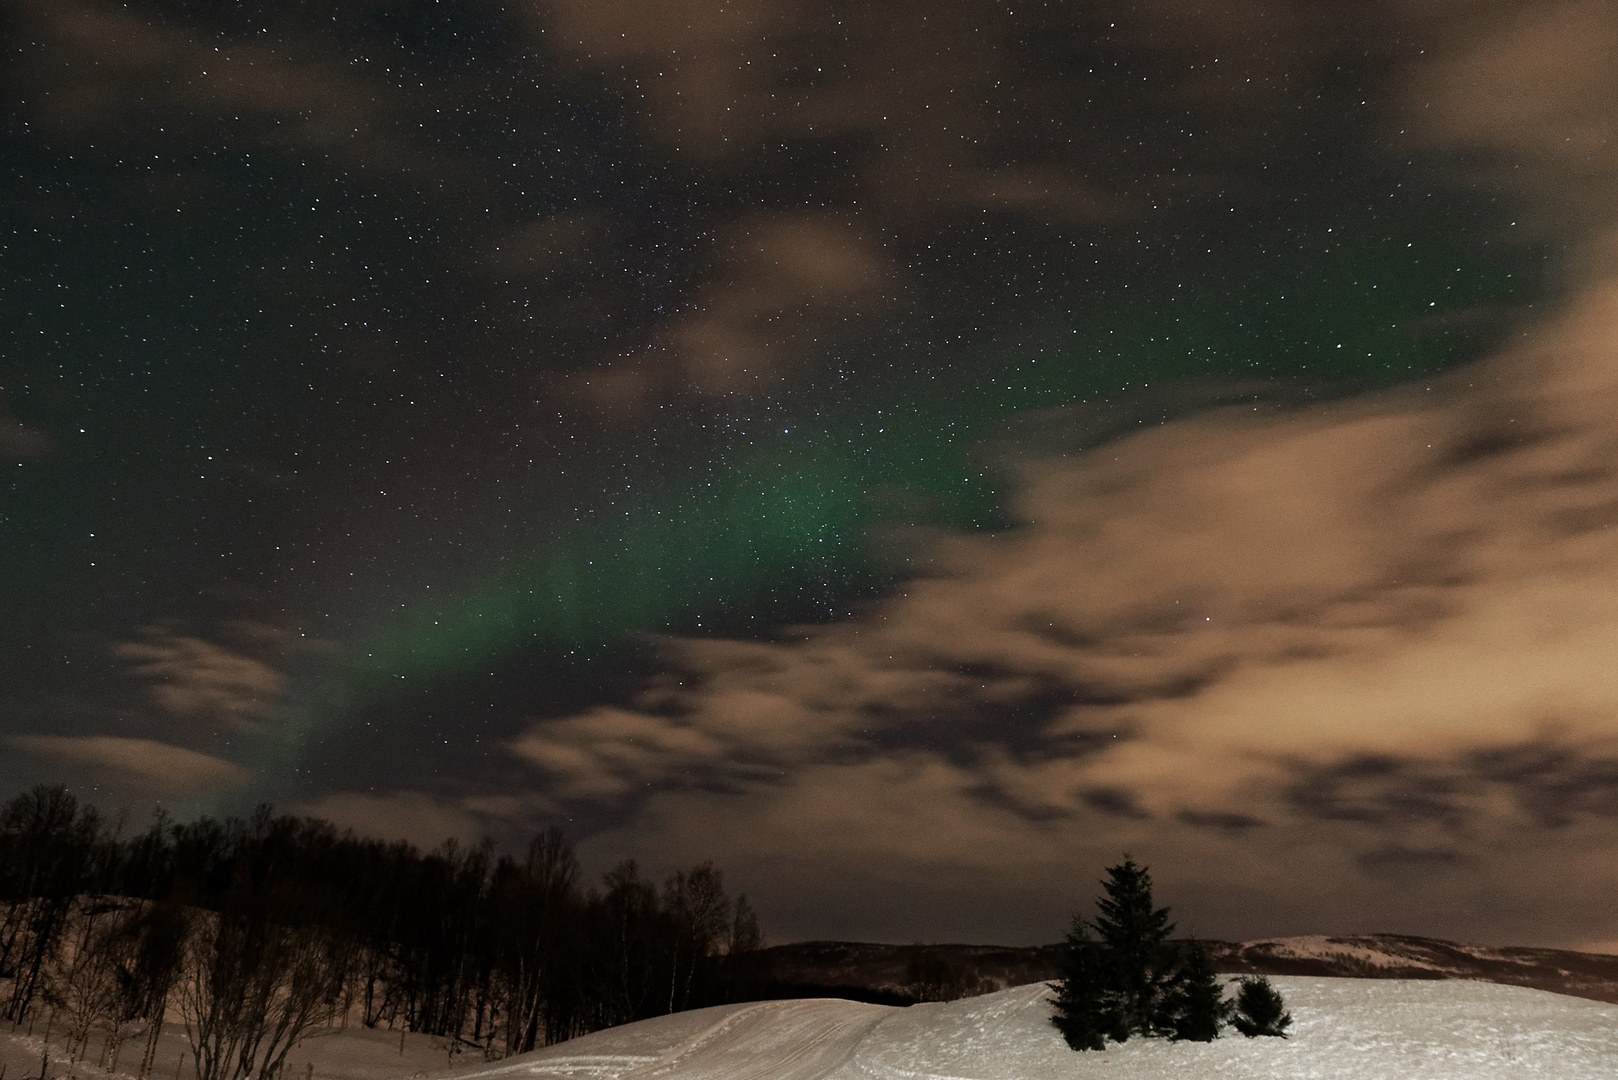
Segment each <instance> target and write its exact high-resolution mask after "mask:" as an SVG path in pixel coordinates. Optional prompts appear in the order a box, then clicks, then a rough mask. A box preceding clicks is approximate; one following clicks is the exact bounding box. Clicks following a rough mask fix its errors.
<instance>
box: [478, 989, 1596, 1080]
mask: <svg viewBox="0 0 1618 1080" xmlns="http://www.w3.org/2000/svg"><path fill="white" fill-rule="evenodd" d="M1272 981H1273V982H1274V983H1275V985H1276V986H1277V987H1278V988H1279V989H1280V990H1281V991H1282V993H1283V994H1284V995H1285V996H1286V999H1287V1004H1288V1006H1289V1008H1290V1009H1291V1012H1292V1015H1293V1017H1294V1020H1295V1022H1294V1026H1293V1037H1292V1038H1290V1039H1286V1040H1281V1039H1244V1038H1242V1037H1241V1036H1239V1035H1235V1034H1231V1035H1228V1036H1226V1037H1225V1038H1221V1039H1219V1040H1218V1041H1216V1042H1213V1043H1169V1042H1164V1041H1159V1040H1132V1041H1130V1042H1129V1043H1126V1044H1124V1045H1121V1046H1114V1047H1111V1048H1109V1049H1108V1050H1107V1051H1105V1052H1101V1053H1093V1052H1091V1053H1075V1052H1074V1051H1072V1050H1069V1049H1068V1048H1067V1046H1066V1045H1065V1044H1064V1043H1063V1042H1062V1040H1061V1038H1060V1036H1059V1035H1058V1034H1057V1033H1056V1030H1055V1029H1054V1028H1052V1027H1051V1026H1050V1024H1049V1022H1048V1017H1049V1015H1050V1006H1049V1004H1048V994H1049V991H1047V990H1046V988H1045V987H1044V986H1043V985H1039V984H1036V985H1032V986H1021V987H1016V988H1014V989H1010V990H1003V991H1001V992H999V993H995V994H988V995H985V996H983V997H977V998H968V999H965V1000H962V1001H955V1002H949V1003H939V1004H927V1005H916V1006H912V1007H911V1008H908V1009H896V1008H891V1007H888V1006H882V1005H867V1004H862V1003H858V1002H851V1001H838V1000H833V999H820V1000H798V1001H773V1002H764V1003H760V1004H750V1005H727V1006H721V1007H719V1008H714V1009H703V1010H699V1011H697V1012H691V1013H683V1014H679V1015H676V1016H667V1017H660V1018H658V1019H656V1020H647V1021H643V1022H641V1023H638V1024H629V1025H626V1026H624V1027H621V1028H614V1029H611V1030H608V1031H599V1032H596V1033H594V1034H592V1035H586V1036H583V1037H582V1038H578V1039H574V1040H571V1041H570V1042H566V1043H561V1044H559V1045H556V1046H552V1047H548V1048H547V1049H544V1050H540V1051H536V1052H535V1053H532V1054H527V1055H524V1056H522V1057H519V1058H512V1059H510V1060H508V1061H505V1062H502V1063H500V1064H499V1065H496V1066H492V1067H486V1068H481V1069H475V1070H468V1071H465V1072H461V1073H459V1074H458V1077H457V1080H474V1078H477V1080H527V1078H530V1077H533V1078H539V1080H560V1078H574V1077H577V1078H580V1080H822V1078H823V1080H1047V1078H1048V1080H1059V1078H1067V1077H1073V1078H1087V1077H1106V1078H1109V1080H1205V1078H1209V1077H1230V1078H1232V1080H1236V1078H1240V1080H1283V1078H1284V1080H1304V1078H1320V1080H1491V1078H1500V1080H1506V1078H1511V1080H1519V1078H1531V1077H1544V1078H1547V1080H1550V1078H1555V1080H1597V1078H1600V1080H1612V1078H1614V1077H1618V1006H1614V1005H1606V1004H1602V1003H1599V1002H1593V1001H1586V1000H1582V999H1578V998H1571V997H1566V996H1562V995H1557V994H1550V993H1546V992H1544V991H1540V990H1531V989H1526V988H1522V987H1515V986H1500V985H1494V984H1490V983H1478V982H1462V981H1421V980H1398V979H1376V980H1371V979H1338V978H1311V977H1302V976H1282V977H1277V978H1275V979H1273V980H1272Z"/></svg>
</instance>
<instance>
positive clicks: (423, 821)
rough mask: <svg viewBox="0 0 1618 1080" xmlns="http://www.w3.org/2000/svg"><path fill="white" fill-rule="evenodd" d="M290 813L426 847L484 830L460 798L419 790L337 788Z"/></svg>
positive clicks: (470, 839)
mask: <svg viewBox="0 0 1618 1080" xmlns="http://www.w3.org/2000/svg"><path fill="white" fill-rule="evenodd" d="M295 812H296V813H299V814H308V815H311V816H313V817H319V818H324V819H325V820H327V821H330V822H331V823H332V824H334V825H337V826H338V827H339V828H347V829H353V830H354V831H355V832H357V833H359V834H360V835H362V836H370V837H375V838H376V839H378V840H390V841H391V840H405V841H408V842H409V843H412V844H415V845H416V846H417V847H419V848H422V849H423V850H428V851H430V850H432V849H433V848H436V847H438V846H439V845H440V844H442V843H443V842H444V841H445V840H455V841H457V842H458V843H462V844H471V843H476V842H477V841H478V840H480V839H481V838H482V837H483V835H484V831H485V830H484V829H483V827H482V825H481V824H480V822H479V818H478V816H477V815H476V814H475V813H473V812H472V811H471V810H470V809H469V808H468V807H467V806H465V805H464V804H463V803H461V802H458V801H453V800H445V799H438V798H435V797H433V796H431V795H428V794H425V793H423V792H420V791H396V792H393V793H392V794H389V795H367V794H363V793H361V792H357V791H339V792H336V793H333V794H331V795H326V796H324V797H322V798H319V799H316V800H315V801H313V802H309V803H305V804H303V805H301V806H299V807H297V808H296V811H295Z"/></svg>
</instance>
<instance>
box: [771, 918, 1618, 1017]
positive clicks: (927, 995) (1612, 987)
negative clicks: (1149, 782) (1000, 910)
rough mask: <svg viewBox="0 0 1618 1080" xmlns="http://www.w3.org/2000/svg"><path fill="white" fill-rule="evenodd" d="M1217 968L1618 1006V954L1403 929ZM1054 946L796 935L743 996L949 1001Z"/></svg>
mask: <svg viewBox="0 0 1618 1080" xmlns="http://www.w3.org/2000/svg"><path fill="white" fill-rule="evenodd" d="M1203 944H1204V946H1206V947H1207V949H1208V952H1209V955H1210V957H1211V958H1212V960H1213V964H1214V969H1215V970H1216V971H1219V972H1222V973H1227V974H1263V975H1318V976H1337V977H1347V978H1361V979H1469V980H1473V981H1480V982H1494V983H1502V984H1506V985H1510V986H1527V987H1532V988H1534V989H1537V990H1548V991H1551V992H1552V993H1557V994H1567V995H1570V996H1572V997H1581V998H1588V999H1590V1000H1592V1001H1604V1002H1609V1003H1618V956H1613V955H1608V954H1606V953H1583V952H1573V951H1569V950H1565V949H1535V948H1522V947H1509V946H1508V947H1501V948H1496V947H1488V946H1481V945H1463V944H1459V943H1457V942H1453V941H1443V940H1440V939H1438V938H1425V937H1415V936H1412V935H1409V934H1364V935H1354V936H1344V937H1329V936H1324V935H1315V936H1305V937H1285V938H1266V939H1264V940H1261V941H1243V942H1230V941H1204V942H1203ZM1060 949H1061V946H1059V945H1034V946H1023V947H1018V946H1001V945H880V944H872V943H869V942H857V941H802V942H795V943H793V944H790V945H776V946H772V947H771V948H768V949H763V950H760V951H759V952H758V953H756V954H754V955H753V956H752V957H751V958H750V963H749V976H748V978H747V979H746V982H747V984H748V990H749V996H753V997H755V998H762V997H846V998H850V999H852V1000H857V1001H869V1002H874V1003H877V1004H883V1005H904V1004H911V1003H913V1002H916V1001H939V1000H952V999H954V998H960V997H969V996H972V995H974V994H982V993H988V992H991V991H995V990H1003V989H1005V988H1007V987H1010V986H1021V985H1025V984H1027V983H1035V982H1045V981H1048V980H1050V979H1054V978H1056V974H1057V957H1058V955H1059V953H1060Z"/></svg>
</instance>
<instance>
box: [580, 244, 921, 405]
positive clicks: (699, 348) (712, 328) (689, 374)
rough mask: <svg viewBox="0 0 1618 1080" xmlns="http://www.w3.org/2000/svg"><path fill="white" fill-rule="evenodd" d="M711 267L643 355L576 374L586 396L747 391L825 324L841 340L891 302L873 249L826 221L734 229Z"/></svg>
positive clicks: (606, 398) (798, 354)
mask: <svg viewBox="0 0 1618 1080" xmlns="http://www.w3.org/2000/svg"><path fill="white" fill-rule="evenodd" d="M715 261H716V262H717V263H718V264H719V267H720V269H719V271H718V274H717V276H716V277H715V278H714V279H712V280H710V281H708V282H707V283H706V284H704V285H703V286H702V287H700V288H699V289H698V291H697V293H696V295H695V296H694V297H693V299H692V301H691V304H690V306H691V308H692V309H693V310H692V311H691V312H690V313H689V314H687V315H685V316H683V317H682V318H680V319H679V320H677V321H675V322H672V323H670V324H669V325H667V326H665V327H664V328H663V329H662V331H661V334H660V337H659V340H658V342H657V344H656V346H655V348H654V349H653V350H652V351H651V352H650V353H649V354H647V355H645V356H642V357H640V358H638V359H636V360H634V361H631V362H630V363H627V364H619V365H616V366H614V367H609V368H606V369H604V370H600V371H596V372H592V373H587V374H586V375H585V376H584V379H585V381H586V384H587V386H588V387H589V389H590V391H591V396H592V397H593V398H595V399H596V400H597V401H598V402H601V403H604V404H610V405H622V404H625V403H626V401H627V400H629V398H630V396H631V395H633V396H635V397H644V396H651V395H652V394H653V392H654V391H657V390H659V389H664V390H667V389H676V390H679V391H684V392H689V391H693V390H694V391H696V392H697V393H699V394H703V395H719V394H729V393H737V392H756V391H758V390H760V389H762V388H763V387H766V386H770V385H773V384H776V383H778V382H780V381H781V380H782V379H783V378H784V377H785V376H786V375H788V374H790V373H792V371H793V369H794V368H796V367H797V366H798V364H799V363H801V361H802V360H803V358H804V356H805V355H806V354H808V353H810V352H811V351H813V349H814V348H815V347H816V344H817V343H820V342H821V339H822V338H823V337H826V338H829V337H831V335H832V330H833V327H834V326H838V327H840V329H839V334H846V333H847V329H846V327H841V324H843V323H846V322H847V320H848V319H849V318H850V316H853V315H856V314H860V313H862V312H866V311H872V310H876V309H879V308H881V307H883V306H885V305H886V304H888V303H889V302H891V300H892V296H891V293H892V286H893V283H894V278H895V274H894V271H893V268H892V267H891V265H890V264H889V260H888V259H887V258H886V256H885V255H884V254H883V253H882V251H881V249H880V247H879V246H878V245H876V244H875V243H873V242H872V241H871V240H870V239H869V238H868V237H866V236H865V235H864V234H863V233H862V232H861V230H860V229H859V227H858V226H857V225H855V224H853V223H850V222H848V221H846V220H840V219H838V218H835V217H832V216H830V215H824V214H822V215H809V214H791V215H787V214H778V215H772V216H762V217H758V218H755V219H752V220H746V221H742V222H739V223H738V224H736V225H735V226H733V227H732V228H731V229H729V230H728V235H727V238H726V241H725V242H724V243H723V244H722V245H721V247H720V250H719V252H718V253H717V254H716V259H715ZM825 344H828V345H829V344H830V342H829V341H828V342H826V343H825Z"/></svg>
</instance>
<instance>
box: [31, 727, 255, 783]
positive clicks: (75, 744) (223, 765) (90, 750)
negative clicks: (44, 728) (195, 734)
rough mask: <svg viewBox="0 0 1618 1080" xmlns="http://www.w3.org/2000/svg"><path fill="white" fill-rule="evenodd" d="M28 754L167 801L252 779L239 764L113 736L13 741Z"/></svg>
mask: <svg viewBox="0 0 1618 1080" xmlns="http://www.w3.org/2000/svg"><path fill="white" fill-rule="evenodd" d="M7 742H9V743H10V744H11V745H12V746H14V747H16V748H17V749H19V750H21V751H23V752H24V753H28V754H33V755H35V756H37V757H43V758H50V759H53V760H55V761H60V762H64V763H66V764H69V765H80V766H88V767H90V768H92V769H95V770H98V771H101V772H104V773H108V774H110V776H111V778H112V779H113V780H115V781H117V782H119V783H123V784H128V785H130V786H133V787H135V788H138V789H141V790H145V791H150V792H153V793H156V794H160V795H166V796H184V795H200V794H205V793H207V792H211V791H217V790H219V789H222V788H231V787H240V786H241V785H243V784H246V783H248V782H249V781H251V780H252V774H251V773H249V772H248V771H247V770H246V769H244V768H242V767H241V766H240V765H237V764H235V763H234V762H230V761H225V760H224V759H222V758H216V757H212V756H210V755H208V754H201V753H198V752H197V751H195V750H187V749H185V748H184V747H179V746H170V745H169V744H168V743H161V742H156V741H154V740H152V739H129V738H120V737H117V736H112V735H13V736H11V737H10V738H9V739H7Z"/></svg>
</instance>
